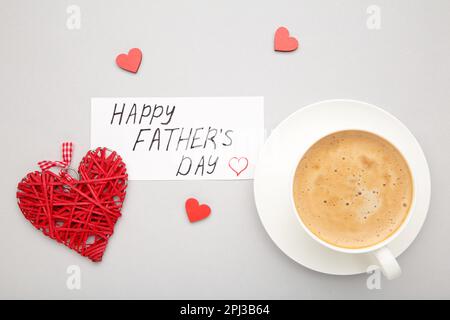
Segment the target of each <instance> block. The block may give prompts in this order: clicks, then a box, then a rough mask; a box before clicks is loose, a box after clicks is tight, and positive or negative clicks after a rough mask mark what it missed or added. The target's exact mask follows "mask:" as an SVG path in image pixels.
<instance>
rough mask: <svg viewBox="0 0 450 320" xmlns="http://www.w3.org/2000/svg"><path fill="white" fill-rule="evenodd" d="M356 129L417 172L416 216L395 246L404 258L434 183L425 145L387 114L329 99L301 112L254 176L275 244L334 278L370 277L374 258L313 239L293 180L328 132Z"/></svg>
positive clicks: (279, 131)
mask: <svg viewBox="0 0 450 320" xmlns="http://www.w3.org/2000/svg"><path fill="white" fill-rule="evenodd" d="M350 128H351V129H355V130H358V129H359V130H366V131H371V132H373V133H376V134H378V135H380V136H382V137H385V138H386V139H387V140H388V141H391V142H392V143H393V144H394V145H396V146H397V148H398V149H399V150H400V152H401V153H402V154H403V155H404V156H405V158H406V159H407V161H408V163H409V165H410V167H411V168H412V172H414V188H415V192H416V205H415V209H414V212H411V213H410V214H411V219H410V221H409V223H408V225H407V226H406V228H405V229H404V230H403V231H402V232H401V233H400V234H399V235H398V237H397V238H396V239H394V240H393V241H392V242H391V243H390V244H389V248H390V249H391V251H392V252H393V254H394V255H395V256H399V255H400V254H402V253H403V252H404V251H405V250H406V249H407V248H408V247H409V245H410V244H411V243H412V242H413V241H414V239H415V238H416V236H417V235H418V233H419V232H420V229H421V228H422V225H423V223H424V222H425V219H426V216H427V212H428V207H429V202H430V193H431V182H430V173H429V169H428V164H427V161H426V159H425V156H424V154H423V151H422V149H421V147H420V145H419V143H418V142H417V140H416V139H415V138H414V136H413V135H412V133H411V132H410V131H409V130H408V128H406V126H405V125H403V124H402V123H401V122H400V121H399V120H398V119H396V118H395V117H394V116H392V115H391V114H389V113H387V112H386V111H384V110H382V109H380V108H378V107H375V106H373V105H370V104H367V103H363V102H358V101H352V100H330V101H323V102H319V103H315V104H313V105H310V106H308V107H305V108H302V109H300V110H298V111H297V112H295V113H293V114H292V115H291V116H289V117H288V118H287V119H285V120H284V121H283V122H282V123H281V124H280V125H278V127H277V128H276V129H275V130H273V132H272V134H271V135H270V137H269V138H268V139H267V141H266V143H265V145H264V147H263V149H262V151H261V153H260V157H259V160H258V164H257V166H256V170H255V178H254V194H255V202H256V207H257V209H258V214H259V216H260V219H261V221H262V224H263V225H264V228H265V229H266V231H267V233H268V234H269V236H270V237H271V238H272V240H273V241H274V242H275V244H276V245H277V246H278V247H279V248H280V249H281V250H282V251H283V252H284V253H285V254H286V255H287V256H289V257H290V258H292V259H293V260H294V261H296V262H298V263H299V264H301V265H303V266H305V267H307V268H309V269H312V270H315V271H318V272H323V273H327V274H334V275H353V274H360V273H365V272H367V268H368V267H369V266H371V265H372V264H374V261H373V260H372V256H371V255H370V254H345V253H338V252H335V251H333V250H331V249H328V248H326V247H324V246H322V245H320V244H319V243H317V242H316V241H314V240H313V239H312V238H311V237H310V236H309V235H307V234H306V232H305V231H304V230H303V228H302V226H301V225H300V223H299V222H298V221H297V217H296V216H295V214H296V213H295V212H294V209H293V208H292V206H291V202H290V194H291V192H292V180H291V177H290V176H291V174H292V168H295V166H296V165H297V163H298V161H299V157H300V156H301V155H302V154H303V152H304V151H306V150H307V149H308V148H309V147H310V146H311V145H312V144H313V143H314V142H316V141H317V140H318V139H320V138H322V137H324V136H326V135H327V134H330V133H333V132H336V131H340V130H345V129H350ZM413 169H414V170H413ZM402 267H403V268H407V266H402Z"/></svg>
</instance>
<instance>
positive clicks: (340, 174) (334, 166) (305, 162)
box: [293, 130, 413, 249]
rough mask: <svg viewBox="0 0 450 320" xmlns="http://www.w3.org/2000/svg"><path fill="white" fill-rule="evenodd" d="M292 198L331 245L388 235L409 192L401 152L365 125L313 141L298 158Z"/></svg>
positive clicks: (403, 212)
mask: <svg viewBox="0 0 450 320" xmlns="http://www.w3.org/2000/svg"><path fill="white" fill-rule="evenodd" d="M293 192H294V202H295V205H296V208H297V212H298V214H299V216H300V218H301V219H302V221H303V223H304V224H305V225H306V226H307V228H309V229H310V230H311V232H312V233H314V234H315V235H316V236H317V237H319V238H320V239H322V240H324V241H325V242H328V243H330V244H332V245H335V246H338V247H342V248H349V249H359V248H365V247H370V246H373V245H375V244H377V243H379V242H381V241H383V240H385V239H387V238H389V237H390V236H391V235H392V234H393V233H395V231H396V230H397V229H398V228H399V227H400V226H401V225H402V224H403V222H404V221H405V219H406V217H407V215H408V212H409V209H410V206H411V202H412V197H413V181H412V176H411V172H410V169H409V167H408V164H407V163H406V161H405V159H404V158H403V156H402V155H401V154H400V152H399V151H398V150H397V149H396V148H395V147H394V146H393V145H392V144H390V143H389V142H388V141H386V140H384V139H383V138H381V137H379V136H377V135H374V134H372V133H369V132H365V131H357V130H349V131H341V132H337V133H334V134H331V135H329V136H326V137H325V138H323V139H321V140H319V141H318V142H316V143H315V144H314V145H313V146H312V147H311V148H310V149H309V150H308V151H307V152H306V154H305V155H304V156H303V158H302V160H301V161H300V163H299V164H298V167H297V170H296V173H295V178H294V186H293Z"/></svg>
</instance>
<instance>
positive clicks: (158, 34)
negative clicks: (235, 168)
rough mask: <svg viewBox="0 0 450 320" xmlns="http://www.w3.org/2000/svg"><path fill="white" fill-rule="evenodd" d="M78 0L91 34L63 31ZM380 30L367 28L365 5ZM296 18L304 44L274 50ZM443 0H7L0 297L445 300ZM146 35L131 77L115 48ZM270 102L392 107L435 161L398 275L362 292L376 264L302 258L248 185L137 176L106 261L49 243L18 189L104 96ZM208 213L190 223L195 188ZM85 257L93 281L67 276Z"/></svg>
mask: <svg viewBox="0 0 450 320" xmlns="http://www.w3.org/2000/svg"><path fill="white" fill-rule="evenodd" d="M69 4H78V5H79V6H80V7H81V11H82V22H81V30H78V31H69V30H68V29H67V28H66V18H67V14H66V7H67V6H68V5H69ZM370 4H377V5H379V6H380V7H381V9H382V29H381V30H379V31H369V30H368V29H367V28H366V18H367V15H366V8H367V6H368V5H370ZM280 25H286V26H288V27H289V29H290V30H291V31H292V33H293V34H295V35H296V36H298V38H299V40H300V45H301V49H300V50H298V51H297V52H294V53H292V54H275V53H274V52H273V51H272V37H273V33H274V31H275V29H276V28H277V27H278V26H280ZM449 36H450V1H448V0H433V1H426V0H423V1H418V0H417V1H411V0H402V1H400V0H398V1H389V0H385V1H381V0H378V1H375V0H370V1H366V0H351V1H350V0H341V1H337V0H321V1H317V0H311V1H271V2H270V4H269V1H264V3H263V1H256V0H255V1H242V0H239V1H234V0H233V1H231V0H227V1H206V0H205V1H177V2H172V1H167V0H158V1H156V0H152V1H111V0H108V1H106V0H105V1H80V0H73V1H56V0H55V1H31V0H30V1H18V0H2V1H1V10H0V39H1V44H0V46H1V47H0V61H1V73H0V96H1V111H2V112H1V116H0V124H1V127H0V136H1V137H2V139H1V150H2V157H1V159H0V164H1V168H2V170H3V173H2V175H3V176H2V179H0V194H2V198H1V207H0V208H1V212H0V252H1V258H0V259H1V260H0V298H275V299H277V298H339V299H343V298H369V299H372V298H450V273H449V270H450V259H449V256H450V250H449V248H450V231H449V230H450V214H449V206H448V197H449V194H450V182H449V180H450V174H449V159H450V151H449V149H448V141H449V138H450V129H449V125H450V93H449V84H450V42H449ZM131 47H140V48H141V49H142V51H143V54H144V59H143V63H142V65H141V69H140V71H139V73H138V74H137V75H132V74H129V73H125V72H121V70H119V69H118V68H117V67H116V66H115V64H114V59H115V56H116V54H118V53H120V52H123V51H126V50H128V49H129V48H131ZM241 95H242V96H244V95H263V96H264V97H265V112H266V126H267V128H268V129H271V128H274V127H275V126H276V125H277V124H278V123H279V122H280V121H281V120H282V119H284V118H285V117H286V116H288V115H289V114H290V113H292V112H293V111H295V110H297V109H298V108H299V107H302V106H305V105H307V104H310V103H312V102H316V101H319V100H323V99H330V98H349V99H357V100H363V101H367V102H369V103H373V104H375V105H379V106H382V107H384V108H385V109H386V110H387V111H389V112H391V113H392V114H394V115H395V116H397V117H398V118H399V119H401V120H402V121H403V122H404V123H405V124H406V125H407V126H408V127H409V128H410V129H411V131H412V132H413V133H414V134H415V136H416V137H417V139H418V140H419V142H420V143H421V144H422V146H423V149H424V151H425V154H426V155H427V158H428V161H429V165H430V168H431V174H432V188H433V194H432V203H431V209H430V210H431V211H430V213H429V218H428V220H427V222H426V224H425V226H424V229H423V232H422V233H421V234H420V235H419V237H418V238H417V240H416V242H415V243H414V244H413V245H412V246H411V247H410V248H409V249H408V250H407V251H406V252H405V253H404V254H403V255H402V256H401V257H400V258H399V261H400V264H401V265H402V266H403V270H404V275H403V277H402V278H400V279H398V280H396V281H393V282H387V281H383V282H382V290H379V291H369V290H367V289H366V278H367V275H360V276H352V277H337V276H327V275H322V274H319V273H315V272H312V271H309V270H307V269H305V268H303V267H302V266H300V265H297V264H295V263H294V262H292V261H291V260H290V259H289V258H287V257H286V256H284V255H283V253H282V252H281V251H279V250H278V249H277V247H276V246H275V245H274V244H273V243H272V242H271V240H270V239H269V237H268V235H267V234H266V233H265V231H264V229H263V227H262V225H261V223H260V221H259V218H258V216H257V213H256V209H255V205H254V203H253V195H252V182H251V181H244V182H225V181H224V182H217V181H216V182H151V181H146V182H131V183H130V185H129V189H128V197H127V199H126V204H125V207H124V209H123V214H124V216H123V218H122V219H121V220H120V221H119V223H118V224H117V226H116V233H115V235H114V237H113V238H112V240H111V241H110V244H109V247H108V249H107V251H106V254H105V256H104V261H103V262H102V263H101V264H93V263H91V262H89V261H88V260H87V259H85V258H82V257H80V256H78V255H77V254H75V253H72V252H71V251H70V250H68V249H66V248H65V247H63V246H61V245H57V244H56V243H54V242H53V241H51V240H49V239H48V238H45V237H44V236H43V235H42V234H40V233H39V232H38V231H35V230H34V229H33V227H32V226H31V225H30V224H29V223H28V222H27V221H26V220H25V219H24V218H23V217H22V216H21V213H20V212H19V209H18V208H17V205H16V199H15V190H16V184H17V182H18V181H19V180H20V178H21V177H22V176H24V175H25V173H27V172H28V171H30V170H33V169H36V168H37V166H36V161H38V160H42V159H58V158H59V152H58V149H59V144H60V142H61V141H64V140H72V141H75V142H76V143H77V149H76V155H75V159H74V161H75V162H78V161H79V160H80V159H81V157H82V155H83V154H84V153H85V152H86V151H87V150H88V147H89V121H90V114H89V110H90V98H91V97H93V96H241ZM191 195H195V196H198V197H199V198H201V199H202V200H204V201H205V202H207V203H209V204H210V205H211V207H212V208H213V214H212V215H211V217H210V218H209V219H208V220H205V221H203V222H201V223H198V224H196V225H190V224H189V223H187V220H186V217H185V215H184V211H183V204H184V200H185V199H186V197H188V196H191ZM72 264H75V265H79V266H80V267H81V270H82V289H81V290H79V291H70V290H68V289H67V288H66V284H65V283H66V278H67V274H66V268H67V266H69V265H72Z"/></svg>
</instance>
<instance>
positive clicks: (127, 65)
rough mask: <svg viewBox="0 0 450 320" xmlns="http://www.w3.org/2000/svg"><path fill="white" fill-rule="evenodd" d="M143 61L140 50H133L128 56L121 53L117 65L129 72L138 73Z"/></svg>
mask: <svg viewBox="0 0 450 320" xmlns="http://www.w3.org/2000/svg"><path fill="white" fill-rule="evenodd" d="M141 61H142V51H141V50H140V49H139V48H133V49H131V50H130V51H128V54H125V53H121V54H119V55H118V56H117V58H116V63H117V65H118V66H119V67H120V68H122V69H124V70H126V71H129V72H133V73H136V72H137V71H138V70H139V66H140V65H141Z"/></svg>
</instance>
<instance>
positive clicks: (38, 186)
mask: <svg viewBox="0 0 450 320" xmlns="http://www.w3.org/2000/svg"><path fill="white" fill-rule="evenodd" d="M71 157H72V143H71V142H67V143H64V144H63V161H41V162H39V163H38V164H39V166H40V167H41V169H42V171H34V172H30V173H28V174H27V175H26V176H25V177H24V178H23V179H22V180H21V181H20V182H19V184H18V186H17V195H16V196H17V203H18V205H19V208H20V210H21V211H22V213H23V215H24V217H25V218H26V219H27V220H28V221H29V222H31V224H32V225H33V226H34V227H35V228H36V229H38V230H40V231H42V233H44V235H46V236H48V237H50V238H51V239H53V240H55V241H57V242H59V243H62V244H64V245H66V246H67V247H69V248H70V249H72V250H74V251H76V252H78V253H79V254H81V255H82V256H84V257H87V258H89V259H91V260H92V261H94V262H99V261H101V260H102V257H103V254H104V252H105V249H106V246H107V245H108V239H109V238H110V237H111V236H112V235H113V232H114V226H115V224H116V222H117V220H118V219H119V217H120V216H121V209H122V203H123V201H124V200H125V195H126V188H127V181H128V175H127V171H126V166H125V163H124V162H123V161H122V158H121V157H120V156H119V155H118V154H117V153H116V152H114V151H110V150H108V149H106V148H97V149H95V150H91V151H88V152H87V154H86V155H85V156H84V158H83V159H82V160H81V162H80V165H79V167H78V172H77V175H78V178H74V177H72V176H71V175H70V174H69V173H70V172H71V171H74V172H75V170H73V169H69V164H70V160H71ZM52 167H60V168H63V169H61V171H60V172H59V173H58V174H57V173H54V172H52V171H50V170H48V169H50V168H52Z"/></svg>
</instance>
